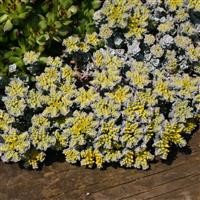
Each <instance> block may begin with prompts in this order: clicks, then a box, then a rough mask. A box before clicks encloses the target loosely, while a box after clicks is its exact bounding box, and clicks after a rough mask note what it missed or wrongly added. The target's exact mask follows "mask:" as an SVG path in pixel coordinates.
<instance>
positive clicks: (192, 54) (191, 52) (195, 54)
mask: <svg viewBox="0 0 200 200" xmlns="http://www.w3.org/2000/svg"><path fill="white" fill-rule="evenodd" d="M186 51H187V54H188V56H189V58H190V60H192V61H199V60H200V54H199V52H200V47H196V48H195V47H194V46H193V45H190V46H189V47H188V48H187V50H186Z"/></svg>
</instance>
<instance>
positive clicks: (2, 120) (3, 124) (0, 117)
mask: <svg viewBox="0 0 200 200" xmlns="http://www.w3.org/2000/svg"><path fill="white" fill-rule="evenodd" d="M14 121H15V119H14V118H13V117H11V116H10V115H9V114H8V113H6V112H5V111H3V110H1V109H0V130H3V131H8V130H9V128H10V125H11V124H12V123H13V122H14Z"/></svg>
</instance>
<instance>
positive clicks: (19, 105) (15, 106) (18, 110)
mask: <svg viewBox="0 0 200 200" xmlns="http://www.w3.org/2000/svg"><path fill="white" fill-rule="evenodd" d="M3 101H4V104H5V106H6V109H7V111H8V113H9V114H10V115H13V116H15V117H18V116H20V115H22V114H23V112H24V109H25V107H26V102H25V100H24V99H22V98H18V97H9V98H7V97H6V98H4V99H3Z"/></svg>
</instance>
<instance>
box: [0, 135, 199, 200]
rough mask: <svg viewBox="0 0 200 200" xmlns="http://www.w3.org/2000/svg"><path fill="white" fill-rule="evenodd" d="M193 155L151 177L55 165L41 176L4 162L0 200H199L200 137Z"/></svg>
mask: <svg viewBox="0 0 200 200" xmlns="http://www.w3.org/2000/svg"><path fill="white" fill-rule="evenodd" d="M189 145H190V147H191V153H189V154H187V153H183V152H182V153H180V152H179V153H178V154H177V155H176V159H174V160H173V159H172V160H173V161H172V162H169V163H167V164H166V163H162V162H157V163H153V164H152V165H151V169H150V170H148V171H141V170H135V169H123V168H119V167H118V168H114V167H108V168H107V169H105V170H99V169H85V168H84V167H78V166H72V165H69V164H67V163H66V162H54V163H52V164H51V165H49V166H44V167H43V169H42V170H40V171H32V170H26V169H21V168H20V167H19V165H18V164H4V163H1V162H0V200H27V199H29V200H79V199H80V200H200V132H198V133H195V134H194V135H193V137H192V139H191V140H190V142H189Z"/></svg>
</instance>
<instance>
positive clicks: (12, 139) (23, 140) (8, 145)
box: [0, 128, 30, 162]
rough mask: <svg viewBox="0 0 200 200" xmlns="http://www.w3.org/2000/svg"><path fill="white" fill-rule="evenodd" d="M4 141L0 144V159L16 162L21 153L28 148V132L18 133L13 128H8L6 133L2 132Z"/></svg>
mask: <svg viewBox="0 0 200 200" xmlns="http://www.w3.org/2000/svg"><path fill="white" fill-rule="evenodd" d="M1 137H2V138H3V140H4V142H3V144H1V145H0V154H3V156H2V157H1V159H2V160H3V161H4V162H9V161H13V162H18V161H19V160H21V158H22V156H23V154H24V153H25V152H26V151H27V150H28V149H29V148H30V142H29V141H28V139H29V138H28V133H27V132H24V133H18V131H17V130H16V129H14V128H11V129H9V131H8V133H6V134H2V135H1Z"/></svg>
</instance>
